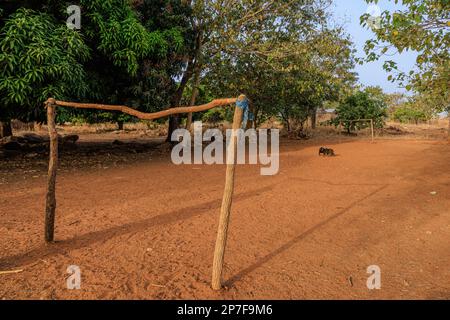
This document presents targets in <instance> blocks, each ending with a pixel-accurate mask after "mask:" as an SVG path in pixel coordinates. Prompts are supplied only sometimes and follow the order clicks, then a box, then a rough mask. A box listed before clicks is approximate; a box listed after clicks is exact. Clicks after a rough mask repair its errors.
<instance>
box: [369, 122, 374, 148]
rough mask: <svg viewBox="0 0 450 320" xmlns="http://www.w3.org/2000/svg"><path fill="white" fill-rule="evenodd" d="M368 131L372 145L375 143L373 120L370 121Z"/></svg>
mask: <svg viewBox="0 0 450 320" xmlns="http://www.w3.org/2000/svg"><path fill="white" fill-rule="evenodd" d="M370 130H371V134H372V143H373V142H375V129H374V125H373V119H370Z"/></svg>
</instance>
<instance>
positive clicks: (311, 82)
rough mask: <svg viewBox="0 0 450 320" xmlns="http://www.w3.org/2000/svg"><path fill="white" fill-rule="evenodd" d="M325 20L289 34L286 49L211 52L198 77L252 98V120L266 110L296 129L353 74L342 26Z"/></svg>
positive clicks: (258, 119) (333, 97)
mask: <svg viewBox="0 0 450 320" xmlns="http://www.w3.org/2000/svg"><path fill="white" fill-rule="evenodd" d="M328 21H329V20H328V17H323V19H322V20H321V21H320V24H318V25H316V26H315V28H314V29H313V30H310V31H307V32H306V33H304V34H301V35H299V34H298V33H296V34H293V35H292V36H293V38H295V40H292V42H295V46H294V47H293V48H292V50H293V52H292V53H291V54H290V55H279V56H273V57H270V58H268V57H264V56H260V55H257V54H254V53H247V54H241V55H237V56H235V55H226V54H223V55H220V56H217V57H215V58H213V59H211V60H210V61H211V63H210V67H209V68H207V69H206V71H205V76H204V80H203V81H204V83H207V84H208V87H210V88H211V90H213V91H214V92H215V93H216V95H226V96H230V95H231V96H234V95H236V94H238V93H239V91H241V92H244V93H245V94H246V95H247V96H248V97H249V98H250V100H251V101H252V111H253V113H254V118H255V123H254V124H255V126H258V125H259V124H260V123H261V122H262V121H264V120H266V119H267V118H268V117H272V116H276V117H280V118H281V119H282V120H283V122H284V123H285V125H286V127H287V129H288V131H291V129H293V127H294V126H298V127H299V128H300V129H301V128H302V127H303V126H304V124H305V122H306V120H307V119H308V118H309V117H310V118H312V119H313V121H312V122H313V123H315V120H314V116H315V114H316V111H317V108H319V107H322V105H323V104H324V103H325V101H327V100H340V99H341V94H342V93H344V92H346V91H348V90H349V88H351V87H352V86H353V84H354V82H355V80H356V76H355V74H354V73H353V71H352V68H353V66H354V59H353V49H352V44H351V42H350V41H349V39H348V38H347V37H346V35H345V34H343V32H342V29H340V28H336V29H333V28H329V27H328ZM316 30H320V31H316ZM298 32H300V31H298ZM304 32H305V31H304ZM279 37H281V35H279ZM276 39H277V37H276V36H274V35H273V38H267V39H266V40H265V41H272V42H273V43H267V44H266V45H267V46H268V47H269V46H272V45H274V46H275V45H276V44H277V40H276ZM298 39H301V41H299V40H298Z"/></svg>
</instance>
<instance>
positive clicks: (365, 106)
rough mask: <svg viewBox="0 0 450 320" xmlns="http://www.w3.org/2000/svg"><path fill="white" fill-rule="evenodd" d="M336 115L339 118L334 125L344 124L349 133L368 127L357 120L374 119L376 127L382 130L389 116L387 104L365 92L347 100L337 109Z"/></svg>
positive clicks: (355, 94) (359, 92)
mask: <svg viewBox="0 0 450 320" xmlns="http://www.w3.org/2000/svg"><path fill="white" fill-rule="evenodd" d="M336 113H337V117H336V118H335V119H334V120H333V123H334V124H335V125H336V126H338V125H339V124H342V125H343V126H344V128H345V129H346V130H347V133H351V131H354V130H356V129H361V128H365V127H367V123H364V122H357V121H356V120H368V119H372V120H373V123H374V126H375V127H377V128H382V127H383V125H384V119H385V118H386V116H387V111H386V104H385V102H384V101H383V100H381V99H377V98H374V97H373V96H371V95H370V94H369V93H367V92H364V91H358V92H356V93H354V94H353V95H351V96H349V97H348V98H347V99H345V101H344V103H342V104H340V105H339V106H338V107H337V109H336Z"/></svg>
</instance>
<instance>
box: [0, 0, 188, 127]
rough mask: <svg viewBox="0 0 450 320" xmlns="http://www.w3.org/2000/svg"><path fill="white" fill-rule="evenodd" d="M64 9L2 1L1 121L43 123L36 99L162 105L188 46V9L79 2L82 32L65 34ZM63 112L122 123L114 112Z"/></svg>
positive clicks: (161, 2)
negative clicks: (15, 119) (16, 119)
mask: <svg viewBox="0 0 450 320" xmlns="http://www.w3.org/2000/svg"><path fill="white" fill-rule="evenodd" d="M69 4H72V3H69V2H67V1H34V2H28V1H26V2H17V3H15V2H11V3H8V6H7V8H6V11H5V12H4V15H3V17H2V18H1V19H0V29H1V30H0V47H1V48H2V52H1V54H0V68H1V69H2V70H5V72H2V74H1V75H0V93H1V99H2V100H1V103H2V106H1V107H0V108H2V110H1V111H2V112H1V115H2V117H3V118H11V117H14V118H19V119H22V120H42V116H43V111H44V110H43V108H42V102H43V101H45V100H46V99H47V98H49V97H54V98H58V99H69V100H74V101H77V100H84V101H86V100H87V101H90V102H102V103H109V104H126V105H129V106H131V107H135V108H138V109H140V110H141V111H147V112H150V111H157V110H161V109H165V108H167V107H168V106H169V104H170V102H169V101H170V98H171V96H172V95H173V93H174V91H175V89H176V81H175V80H174V79H175V78H176V77H177V76H178V75H179V74H180V72H181V70H182V69H183V60H184V57H183V54H184V53H185V50H186V43H187V41H189V40H186V39H188V38H189V37H188V33H189V30H188V28H187V27H186V25H187V20H188V19H189V11H188V10H185V9H186V7H187V5H186V4H184V3H183V2H181V1H175V0H152V1H140V2H139V4H136V5H135V4H132V2H130V1H128V0H111V1H104V0H89V1H88V0H80V2H79V4H80V6H81V11H82V21H81V30H78V31H72V30H70V29H68V28H67V27H66V19H67V13H66V12H65V10H66V8H67V6H68V5H69ZM29 8H33V9H34V10H32V9H29ZM70 113H71V114H72V116H74V117H77V116H78V115H82V117H86V118H87V119H88V120H89V118H92V119H104V120H105V121H107V120H110V119H111V118H112V119H114V120H113V121H121V120H120V119H119V117H120V116H119V115H118V114H117V113H114V114H111V115H109V116H106V115H105V114H104V113H101V112H98V111H92V110H90V111H88V112H85V111H80V110H74V111H73V112H70ZM87 113H89V116H85V114H87ZM63 118H64V117H63ZM127 119H128V118H127Z"/></svg>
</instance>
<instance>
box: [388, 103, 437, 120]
mask: <svg viewBox="0 0 450 320" xmlns="http://www.w3.org/2000/svg"><path fill="white" fill-rule="evenodd" d="M393 118H394V120H395V121H399V122H402V123H411V122H414V123H416V124H417V123H419V122H420V121H427V120H429V118H428V116H427V115H426V113H425V111H424V110H421V109H419V108H415V107H414V106H413V105H411V104H408V105H404V106H401V107H399V108H397V109H396V110H395V111H394V113H393Z"/></svg>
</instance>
